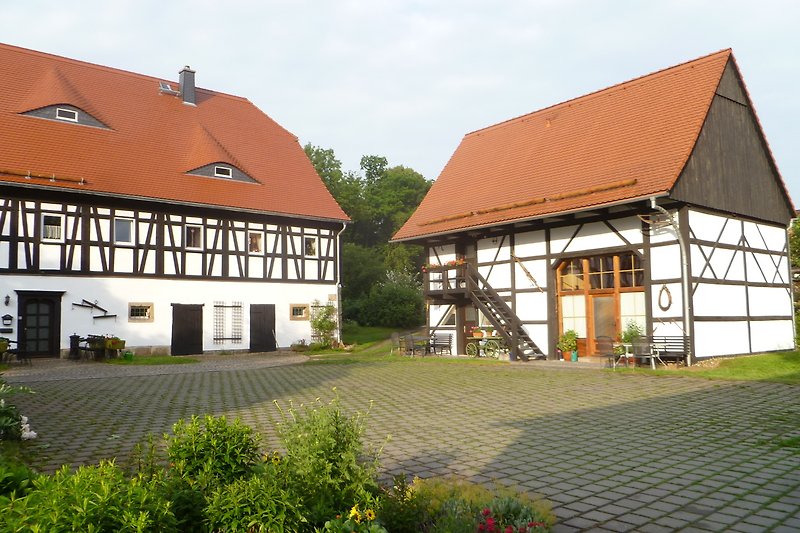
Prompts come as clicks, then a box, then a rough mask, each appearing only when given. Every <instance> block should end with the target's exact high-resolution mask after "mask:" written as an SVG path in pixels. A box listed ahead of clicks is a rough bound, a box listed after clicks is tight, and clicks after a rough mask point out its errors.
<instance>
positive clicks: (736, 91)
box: [670, 60, 794, 225]
mask: <svg viewBox="0 0 800 533" xmlns="http://www.w3.org/2000/svg"><path fill="white" fill-rule="evenodd" d="M670 196H671V197H672V198H675V199H676V200H680V201H683V202H687V203H689V204H695V205H701V206H705V207H710V208H713V209H719V210H722V211H727V212H730V213H735V214H741V215H744V216H748V217H754V218H757V219H761V220H766V221H770V222H776V223H779V224H783V225H788V223H789V221H790V219H791V218H792V217H793V216H794V208H793V206H792V203H791V200H790V199H789V196H788V193H787V192H786V189H785V187H784V185H783V182H782V180H781V178H780V176H779V174H778V172H777V170H776V168H775V163H774V161H773V159H772V156H771V155H770V153H769V151H768V149H767V145H766V141H765V139H764V135H763V133H762V131H761V127H760V126H759V124H758V121H757V120H756V117H755V115H754V114H753V111H752V109H751V104H750V101H749V99H748V98H747V94H746V92H745V91H744V88H743V87H742V83H741V79H740V77H739V73H738V71H737V69H736V66H735V64H734V63H733V61H731V60H728V64H727V65H726V67H725V71H724V73H723V75H722V79H721V80H720V82H719V86H718V87H717V90H716V94H715V95H714V99H713V101H712V102H711V107H710V109H709V112H708V116H707V117H706V120H705V123H704V124H703V128H702V130H701V131H700V136H699V137H698V139H697V143H696V144H695V147H694V150H693V151H692V155H691V156H690V157H689V161H688V162H687V163H686V166H685V167H684V169H683V171H682V172H681V175H680V177H679V178H678V180H677V181H676V183H675V186H674V188H673V190H672V193H671V195H670Z"/></svg>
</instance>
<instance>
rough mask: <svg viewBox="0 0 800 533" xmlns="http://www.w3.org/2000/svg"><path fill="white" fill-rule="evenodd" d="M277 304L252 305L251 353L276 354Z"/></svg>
mask: <svg viewBox="0 0 800 533" xmlns="http://www.w3.org/2000/svg"><path fill="white" fill-rule="evenodd" d="M277 349H278V343H277V340H276V339H275V304H250V351H251V352H274V351H275V350H277Z"/></svg>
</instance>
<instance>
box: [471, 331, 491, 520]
mask: <svg viewBox="0 0 800 533" xmlns="http://www.w3.org/2000/svg"><path fill="white" fill-rule="evenodd" d="M472 329H475V328H472ZM491 513H492V512H491V511H490V510H489V508H488V507H487V508H485V509H484V510H483V516H489V515H490V514H491Z"/></svg>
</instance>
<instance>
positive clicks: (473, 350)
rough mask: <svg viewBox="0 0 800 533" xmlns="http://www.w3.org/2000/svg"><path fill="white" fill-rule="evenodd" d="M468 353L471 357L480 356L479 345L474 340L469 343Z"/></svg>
mask: <svg viewBox="0 0 800 533" xmlns="http://www.w3.org/2000/svg"><path fill="white" fill-rule="evenodd" d="M467 355H468V356H470V357H477V356H478V345H477V344H475V343H474V342H468V343H467Z"/></svg>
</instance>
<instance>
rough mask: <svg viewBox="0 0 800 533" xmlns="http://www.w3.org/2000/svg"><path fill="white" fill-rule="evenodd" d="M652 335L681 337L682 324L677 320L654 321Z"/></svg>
mask: <svg viewBox="0 0 800 533" xmlns="http://www.w3.org/2000/svg"><path fill="white" fill-rule="evenodd" d="M653 335H659V336H662V335H663V336H670V337H682V336H683V335H684V333H683V322H682V321H678V320H654V321H653Z"/></svg>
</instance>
